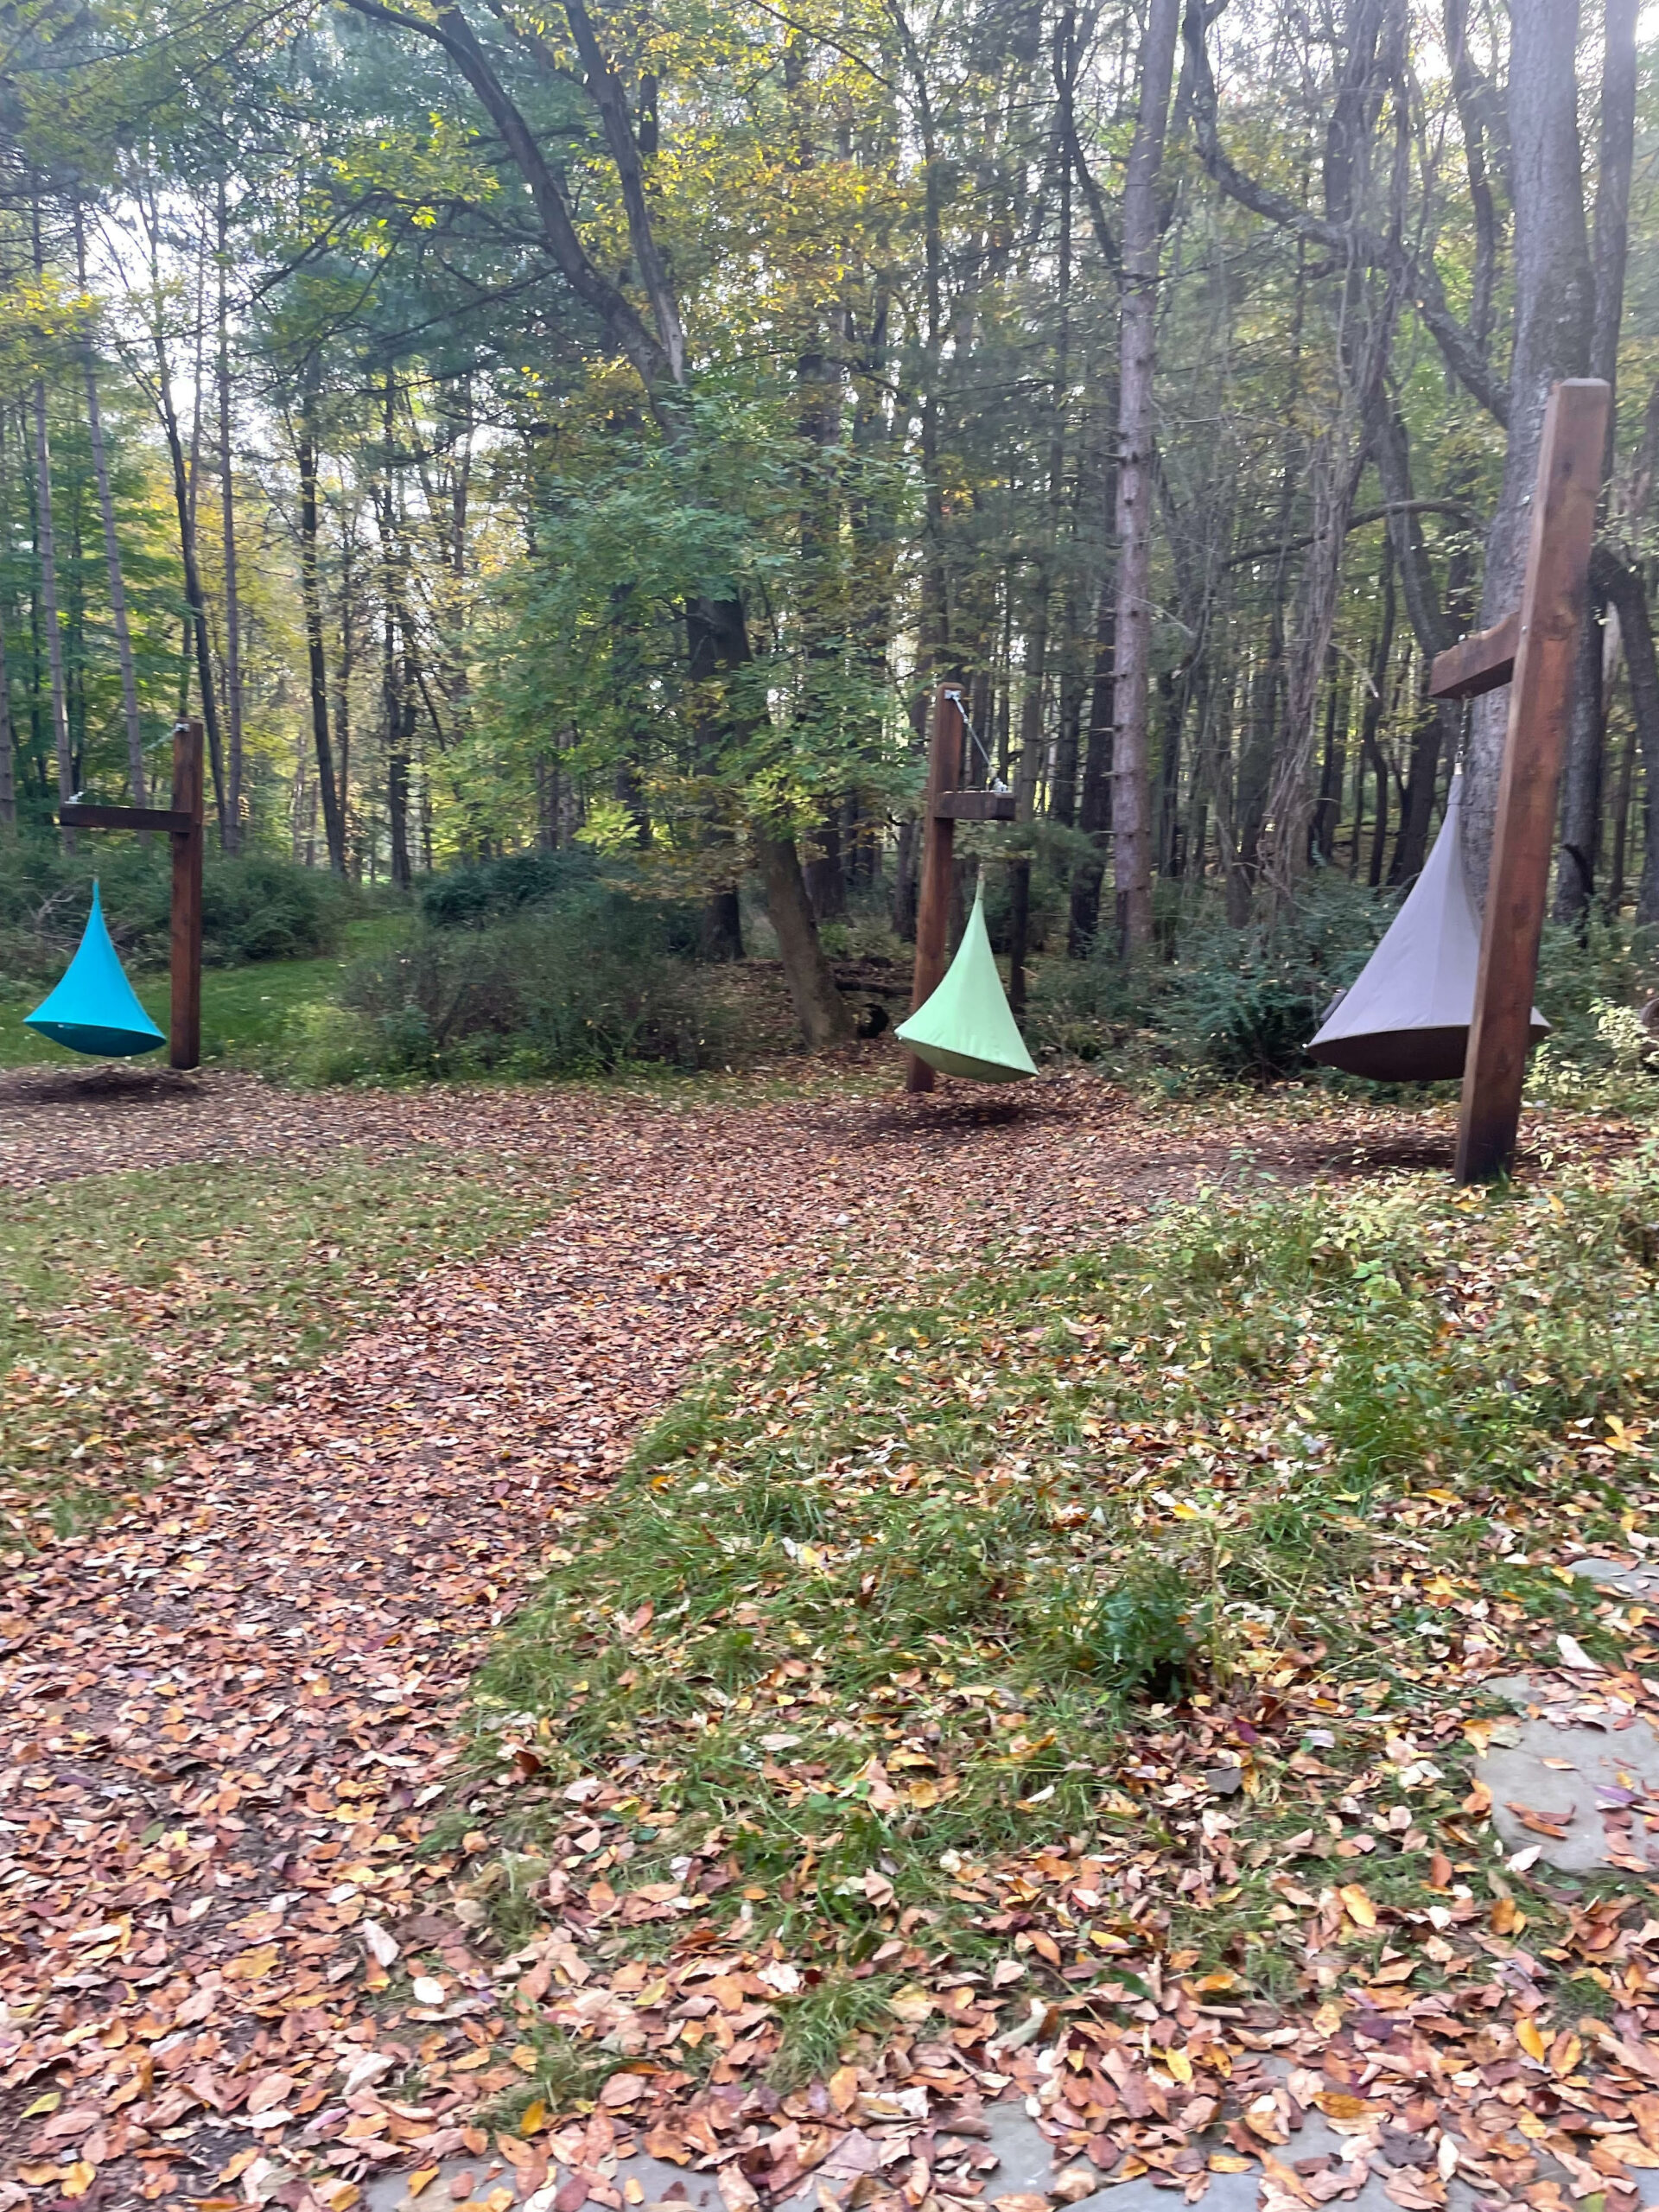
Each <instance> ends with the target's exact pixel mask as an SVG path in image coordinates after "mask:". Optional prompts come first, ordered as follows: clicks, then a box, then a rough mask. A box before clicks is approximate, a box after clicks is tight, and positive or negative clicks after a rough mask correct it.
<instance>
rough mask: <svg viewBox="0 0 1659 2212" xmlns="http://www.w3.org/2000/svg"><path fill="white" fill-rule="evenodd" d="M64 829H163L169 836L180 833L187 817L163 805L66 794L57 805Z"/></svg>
mask: <svg viewBox="0 0 1659 2212" xmlns="http://www.w3.org/2000/svg"><path fill="white" fill-rule="evenodd" d="M58 820H59V822H60V823H61V824H62V826H63V827H64V828H65V829H162V830H165V831H166V832H167V834H168V836H173V837H180V836H184V835H185V834H186V833H187V832H188V829H189V828H190V826H191V825H190V817H188V815H185V814H175V812H174V811H173V810H172V809H171V808H170V807H166V806H99V805H97V804H94V803H92V801H90V800H86V799H78V798H67V799H65V801H64V802H63V804H62V805H61V806H60V808H59V809H58Z"/></svg>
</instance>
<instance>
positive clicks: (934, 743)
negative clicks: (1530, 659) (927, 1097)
mask: <svg viewBox="0 0 1659 2212" xmlns="http://www.w3.org/2000/svg"><path fill="white" fill-rule="evenodd" d="M962 730H963V722H962V709H961V708H960V706H959V705H958V704H957V701H956V700H955V699H954V698H952V697H950V696H947V695H946V692H945V688H944V684H942V683H940V684H936V685H935V687H934V690H933V717H932V720H931V722H930V724H929V726H928V742H927V790H926V791H925V794H924V797H923V800H922V809H923V812H922V877H921V885H920V887H919V889H918V893H917V899H916V974H915V980H914V982H912V986H911V993H910V1010H911V1012H912V1014H914V1013H915V1011H916V1009H917V1007H919V1006H923V1005H925V1003H926V1001H928V1000H929V999H931V997H932V995H933V994H934V992H935V991H937V990H938V988H939V985H940V984H941V983H942V982H944V949H945V940H946V938H947V936H948V934H949V931H950V862H951V860H952V858H953V856H954V854H955V851H956V842H957V824H956V820H955V817H953V816H951V815H948V814H944V813H942V812H941V811H940V809H939V802H940V800H941V799H942V798H944V794H945V793H946V792H947V791H950V790H952V789H953V788H954V787H955V785H956V782H957V777H958V776H959V775H960V773H961V771H962ZM937 1080H938V1078H937V1077H935V1075H934V1073H933V1071H932V1069H931V1067H929V1065H927V1062H926V1061H925V1060H918V1058H917V1057H916V1055H915V1053H914V1052H912V1053H911V1054H910V1056H909V1059H908V1062H907V1064H906V1068H905V1089H906V1090H909V1091H918V1090H932V1088H933V1085H934V1084H935V1082H936V1081H937Z"/></svg>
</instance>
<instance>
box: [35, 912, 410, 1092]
mask: <svg viewBox="0 0 1659 2212" xmlns="http://www.w3.org/2000/svg"><path fill="white" fill-rule="evenodd" d="M407 926H408V924H407V921H406V919H405V918H404V916H402V915H399V914H375V915H371V916H368V917H366V918H364V919H363V920H361V921H355V922H348V923H347V924H346V927H345V928H344V930H343V931H341V933H340V949H339V950H338V951H337V952H334V953H331V954H328V955H327V956H326V957H323V958H321V959H318V960H264V961H257V962H254V963H251V964H250V965H248V966H246V967H241V968H208V969H204V971H203V973H202V978H201V1051H202V1058H203V1059H204V1060H206V1061H220V1062H226V1063H229V1064H231V1065H236V1064H237V1063H238V1062H239V1063H242V1064H244V1065H250V1064H252V1065H257V1064H268V1063H269V1062H270V1060H271V1059H272V1058H279V1057H280V1052H281V1046H282V1043H283V1038H284V1035H285V1034H286V1033H287V1032H288V1030H289V1025H290V1023H291V1022H292V1020H293V1018H294V1015H295V1014H296V1010H297V1009H298V1008H299V1007H304V1006H309V1005H315V1004H318V1003H321V1002H325V1001H327V1000H329V999H331V998H332V997H333V996H334V991H335V988H336V987H337V986H338V984H339V982H340V974H341V972H342V970H343V969H346V967H347V966H349V965H350V963H352V962H353V960H356V959H359V958H360V957H362V956H363V955H364V954H365V953H370V952H373V951H376V950H378V949H379V947H380V946H382V945H384V944H390V943H391V942H392V941H393V940H394V939H395V938H396V937H397V935H398V933H399V931H402V930H404V929H406V928H407ZM132 982H133V988H135V989H136V990H137V994H138V996H139V997H140V999H142V1000H143V1003H144V1006H145V1007H146V1009H147V1010H148V1012H149V1015H150V1018H151V1020H154V1021H156V1023H157V1024H158V1025H159V1026H160V1027H162V1029H165V1028H166V1027H167V1024H168V979H167V976H166V975H165V973H162V974H141V975H137V976H134V977H133V978H132ZM45 995H46V992H45V988H43V987H41V986H34V987H31V988H29V990H27V991H19V990H17V989H16V988H15V986H12V985H10V984H8V985H4V986H0V1067H32V1066H37V1065H39V1066H44V1065H49V1064H50V1063H52V1062H54V1061H55V1062H57V1063H59V1064H60V1065H63V1066H66V1067H68V1066H76V1065H79V1066H85V1065H86V1061H85V1060H84V1059H82V1058H80V1056H79V1054H77V1053H74V1052H69V1051H67V1049H66V1048H65V1047H64V1046H61V1045H54V1044H50V1043H48V1040H47V1039H45V1038H44V1037H37V1036H36V1035H35V1032H34V1031H33V1030H32V1029H26V1028H25V1027H23V1016H24V1015H25V1014H27V1013H28V1012H29V1009H30V1007H35V1006H38V1005H39V1003H40V1001H41V999H42V998H43V997H44V996H45ZM165 1058H166V1049H165V1047H161V1048H159V1049H158V1052H157V1054H156V1059H157V1060H158V1061H159V1060H164V1059H165Z"/></svg>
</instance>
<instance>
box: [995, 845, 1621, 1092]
mask: <svg viewBox="0 0 1659 2212" xmlns="http://www.w3.org/2000/svg"><path fill="white" fill-rule="evenodd" d="M1396 904H1397V902H1396V899H1395V897H1394V896H1393V895H1392V894H1389V893H1376V892H1373V891H1370V890H1368V889H1366V888H1365V887H1364V886H1363V885H1361V884H1355V883H1351V882H1350V881H1348V880H1346V879H1345V878H1344V877H1343V876H1341V875H1339V874H1336V873H1335V872H1334V871H1328V872H1325V873H1324V874H1316V875H1314V876H1313V877H1311V878H1310V879H1309V880H1308V881H1307V882H1306V885H1305V886H1304V887H1303V888H1302V891H1301V893H1300V896H1299V898H1298V900H1297V903H1296V905H1295V906H1294V908H1292V909H1290V910H1288V911H1287V912H1285V913H1283V914H1281V915H1280V916H1278V917H1277V918H1273V919H1271V920H1263V919H1260V918H1258V919H1255V920H1253V921H1252V922H1251V923H1250V924H1249V925H1248V926H1247V927H1245V928H1243V929H1237V928H1235V927H1233V926H1232V925H1230V924H1229V922H1228V921H1227V919H1226V917H1225V915H1224V912H1223V911H1222V908H1221V903H1220V896H1219V893H1208V894H1206V895H1205V897H1204V898H1203V899H1201V900H1200V901H1198V903H1196V904H1193V905H1189V906H1187V907H1186V908H1185V909H1183V908H1182V907H1181V906H1179V905H1177V904H1174V903H1173V902H1172V904H1171V905H1170V906H1169V908H1168V910H1167V911H1166V913H1165V915H1164V916H1163V922H1164V927H1163V931H1162V937H1163V942H1164V944H1165V946H1166V949H1167V950H1168V951H1169V953H1170V955H1171V956H1172V957H1165V958H1161V959H1159V958H1154V959H1150V960H1147V961H1146V962H1144V963H1141V964H1140V965H1139V966H1137V967H1135V968H1132V969H1125V967H1124V966H1123V964H1122V962H1121V961H1120V960H1119V959H1118V957H1116V946H1115V945H1114V944H1110V943H1109V942H1107V943H1102V944H1097V945H1096V948H1095V950H1093V952H1092V953H1091V954H1090V957H1088V958H1087V959H1084V960H1080V961H1062V960H1049V961H1046V962H1045V963H1043V964H1042V965H1041V966H1040V967H1039V969H1038V971H1037V975H1036V978H1035V981H1034V984H1033V990H1032V998H1031V1025H1030V1026H1031V1032H1032V1036H1033V1042H1034V1043H1037V1044H1040V1045H1046V1046H1048V1048H1049V1049H1050V1050H1052V1051H1059V1052H1071V1053H1073V1054H1075V1055H1076V1056H1077V1057H1078V1058H1086V1059H1100V1058H1116V1059H1118V1060H1119V1062H1120V1065H1126V1066H1127V1067H1128V1068H1130V1069H1133V1068H1134V1067H1135V1065H1137V1064H1139V1065H1146V1064H1147V1063H1150V1064H1152V1065H1157V1066H1160V1067H1161V1068H1162V1069H1164V1070H1165V1071H1171V1072H1177V1073H1179V1072H1182V1071H1186V1072H1193V1073H1198V1072H1202V1073H1203V1074H1204V1075H1205V1076H1206V1077H1210V1078H1212V1079H1213V1078H1221V1079H1224V1080H1230V1081H1236V1082H1243V1083H1248V1084H1270V1083H1275V1082H1281V1081H1284V1080H1286V1079H1288V1078H1294V1077H1308V1078H1310V1079H1313V1080H1317V1081H1319V1082H1321V1083H1325V1084H1332V1083H1338V1084H1339V1083H1341V1082H1342V1081H1344V1078H1341V1077H1332V1075H1330V1074H1329V1073H1328V1072H1327V1071H1323V1070H1320V1069H1319V1068H1317V1067H1315V1065H1313V1062H1311V1061H1310V1060H1308V1058H1306V1054H1305V1053H1304V1052H1303V1049H1302V1048H1303V1046H1305V1045H1306V1043H1307V1041H1308V1039H1310V1038H1311V1037H1312V1036H1313V1033H1314V1032H1315V1031H1316V1030H1317V1029H1318V1027H1319V1023H1320V1022H1321V1020H1323V1019H1324V1016H1325V1009H1326V1008H1327V1007H1329V1005H1330V1004H1331V1001H1332V999H1333V998H1334V997H1335V996H1336V995H1337V993H1338V991H1340V990H1344V989H1346V988H1347V987H1348V986H1349V984H1351V982H1353V980H1354V978H1355V977H1356V976H1357V975H1358V973H1359V971H1360V969H1362V968H1363V966H1364V964H1365V962H1366V961H1367V960H1368V959H1369V958H1370V954H1371V952H1372V950H1374V949H1375V947H1376V944H1378V942H1379V941H1380V940H1381V938H1382V937H1383V932H1384V931H1386V930H1387V928H1388V926H1389V923H1390V922H1391V921H1392V920H1393V918H1394V915H1395V910H1396ZM1655 980H1656V977H1655V948H1654V946H1653V945H1652V944H1651V943H1650V942H1649V933H1648V932H1646V931H1632V930H1630V928H1629V927H1628V926H1627V925H1624V924H1623V923H1618V924H1615V923H1612V922H1610V921H1608V920H1607V919H1606V918H1605V917H1602V916H1600V915H1597V916H1595V917H1593V918H1592V919H1591V921H1590V922H1589V924H1588V925H1587V926H1586V928H1585V929H1584V930H1582V931H1580V930H1576V929H1568V928H1565V927H1563V926H1561V925H1559V924H1551V925H1549V926H1548V928H1547V929H1546V930H1545V932H1544V941H1543V947H1542V952H1541V959H1540V963H1539V973H1538V994H1537V995H1538V1004H1539V1007H1540V1008H1541V1011H1542V1012H1543V1013H1544V1014H1545V1015H1546V1016H1547V1017H1548V1020H1549V1022H1550V1025H1551V1036H1550V1038H1549V1039H1548V1042H1547V1044H1546V1046H1545V1047H1544V1048H1543V1051H1542V1054H1541V1058H1538V1059H1536V1060H1535V1063H1534V1066H1535V1089H1537V1090H1538V1091H1539V1094H1540V1095H1541V1096H1544V1095H1548V1096H1557V1097H1560V1098H1561V1099H1562V1100H1563V1101H1567V1100H1569V1099H1574V1098H1584V1099H1587V1098H1588V1096H1589V1093H1588V1092H1587V1091H1586V1083H1591V1084H1592V1089H1593V1083H1592V1078H1596V1077H1601V1076H1605V1075H1608V1074H1611V1073H1612V1072H1613V1071H1618V1070H1622V1071H1624V1074H1625V1075H1627V1076H1630V1077H1637V1078H1638V1082H1639V1084H1640V1083H1643V1082H1645V1077H1643V1073H1642V1071H1643V1065H1644V1062H1645V1058H1646V1057H1647V1055H1646V1052H1645V1050H1644V1048H1643V1045H1642V1043H1641V1040H1640V1039H1639V1038H1638V1037H1637V1035H1636V1034H1635V1033H1634V1031H1633V1029H1632V1022H1633V1020H1634V1012H1635V1009H1636V1008H1637V1007H1641V1006H1642V1005H1643V1004H1644V1003H1645V1002H1646V1001H1647V1000H1648V999H1649V997H1650V996H1651V995H1652V994H1653V990H1654V987H1655ZM1367 1088H1368V1089H1369V1088H1370V1086H1367Z"/></svg>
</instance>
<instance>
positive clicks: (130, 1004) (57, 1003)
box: [23, 884, 167, 1059]
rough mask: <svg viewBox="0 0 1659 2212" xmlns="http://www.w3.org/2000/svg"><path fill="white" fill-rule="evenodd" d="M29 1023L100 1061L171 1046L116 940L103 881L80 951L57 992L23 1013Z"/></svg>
mask: <svg viewBox="0 0 1659 2212" xmlns="http://www.w3.org/2000/svg"><path fill="white" fill-rule="evenodd" d="M23 1024H24V1027H26V1028H29V1029H33V1030H35V1032H36V1033H38V1034H39V1035H40V1036H42V1037H49V1038H50V1039H52V1042H53V1043H54V1045H67V1046H68V1047H69V1050H70V1051H71V1052H86V1053H90V1054H91V1055H92V1057H93V1058H98V1059H127V1058H130V1057H131V1056H132V1054H133V1053H135V1052H154V1051H155V1050H156V1046H158V1045H164V1044H166V1042H167V1039H166V1038H165V1037H164V1036H163V1035H162V1033H161V1031H160V1030H159V1029H158V1028H157V1027H156V1024H155V1023H154V1022H153V1021H152V1020H150V1018H149V1015H148V1014H146V1013H145V1012H144V1009H143V1007H142V1006H141V1005H140V1004H139V1002H138V994H137V992H136V991H135V990H134V989H133V988H132V985H131V984H130V982H128V981H127V978H126V975H125V972H124V969H123V968H122V965H121V962H120V958H119V957H118V954H117V952H116V950H115V947H114V945H113V944H111V941H110V932H109V930H108V928H107V927H106V926H105V920H104V908H103V905H102V903H101V901H100V900H99V895H98V886H97V884H93V886H92V912H91V913H90V914H88V916H87V917H86V933H85V934H84V936H83V937H82V938H81V940H80V949H79V951H78V952H77V953H76V955H75V957H74V958H73V960H72V961H71V962H70V963H69V965H68V966H67V968H66V969H64V971H63V978H62V981H61V982H60V983H59V985H58V988H56V990H55V991H54V992H53V993H52V995H51V996H50V997H49V998H46V999H42V1000H41V1003H40V1004H39V1006H37V1007H35V1011H34V1013H33V1014H25V1015H24V1016H23Z"/></svg>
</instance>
